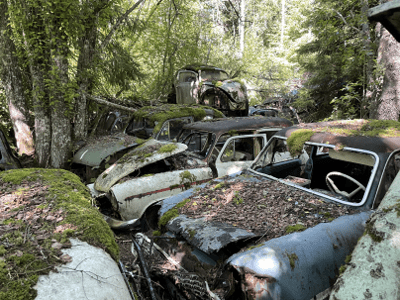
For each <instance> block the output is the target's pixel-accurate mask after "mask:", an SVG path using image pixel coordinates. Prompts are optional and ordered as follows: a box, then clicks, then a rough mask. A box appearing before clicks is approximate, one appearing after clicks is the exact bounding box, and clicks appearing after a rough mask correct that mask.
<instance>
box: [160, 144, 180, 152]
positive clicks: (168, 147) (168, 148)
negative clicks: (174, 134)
mask: <svg viewBox="0 0 400 300" xmlns="http://www.w3.org/2000/svg"><path fill="white" fill-rule="evenodd" d="M177 148H178V146H177V145H175V144H168V145H164V146H162V147H161V148H160V149H158V151H157V152H158V153H171V152H172V151H174V150H176V149H177Z"/></svg>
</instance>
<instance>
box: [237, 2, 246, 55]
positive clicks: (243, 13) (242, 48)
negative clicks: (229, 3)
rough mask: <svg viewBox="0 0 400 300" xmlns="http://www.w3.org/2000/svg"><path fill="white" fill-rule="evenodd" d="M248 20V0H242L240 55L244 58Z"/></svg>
mask: <svg viewBox="0 0 400 300" xmlns="http://www.w3.org/2000/svg"><path fill="white" fill-rule="evenodd" d="M245 21H246V0H242V1H241V2H240V19H239V37H240V51H239V57H240V58H241V59H242V58H243V53H244V29H245V26H244V25H245Z"/></svg>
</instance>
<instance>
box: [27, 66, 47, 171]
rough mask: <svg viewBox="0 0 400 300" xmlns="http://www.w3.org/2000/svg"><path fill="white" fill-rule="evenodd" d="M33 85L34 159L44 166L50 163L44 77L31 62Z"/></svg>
mask: <svg viewBox="0 0 400 300" xmlns="http://www.w3.org/2000/svg"><path fill="white" fill-rule="evenodd" d="M31 76H32V86H33V93H32V98H33V107H34V108H33V112H34V114H35V143H36V159H37V161H38V164H39V166H40V167H43V168H46V167H48V166H49V164H50V142H51V123H50V114H49V111H48V101H47V96H45V95H46V94H47V93H46V90H45V85H44V77H43V73H42V71H41V70H40V69H39V67H38V64H37V65H36V64H31Z"/></svg>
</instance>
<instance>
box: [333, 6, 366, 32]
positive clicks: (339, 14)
mask: <svg viewBox="0 0 400 300" xmlns="http://www.w3.org/2000/svg"><path fill="white" fill-rule="evenodd" d="M332 10H333V11H334V12H335V13H336V14H337V15H338V16H339V18H340V19H342V21H343V23H344V24H345V25H347V26H349V27H350V28H353V29H354V30H356V31H357V32H361V30H360V29H358V28H357V27H354V26H353V25H349V24H348V23H347V22H346V19H345V18H344V17H343V15H342V14H341V13H340V12H338V11H337V10H334V9H332Z"/></svg>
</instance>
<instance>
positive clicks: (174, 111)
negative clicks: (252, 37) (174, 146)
mask: <svg viewBox="0 0 400 300" xmlns="http://www.w3.org/2000/svg"><path fill="white" fill-rule="evenodd" d="M205 109H212V110H214V117H215V118H223V117H224V116H223V114H222V113H221V112H220V111H218V110H216V109H213V108H211V107H209V106H202V105H182V104H173V105H170V104H164V105H160V106H145V107H142V108H141V109H138V110H137V111H136V112H135V113H134V114H133V115H134V118H135V119H136V120H138V121H140V120H141V119H146V120H147V124H148V125H149V126H150V127H153V135H155V134H157V133H158V132H159V131H160V129H161V126H162V125H163V123H164V122H165V121H167V120H169V119H174V118H181V117H188V116H192V117H193V118H194V120H195V121H201V120H202V119H203V118H204V117H205V116H206V112H205Z"/></svg>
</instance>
